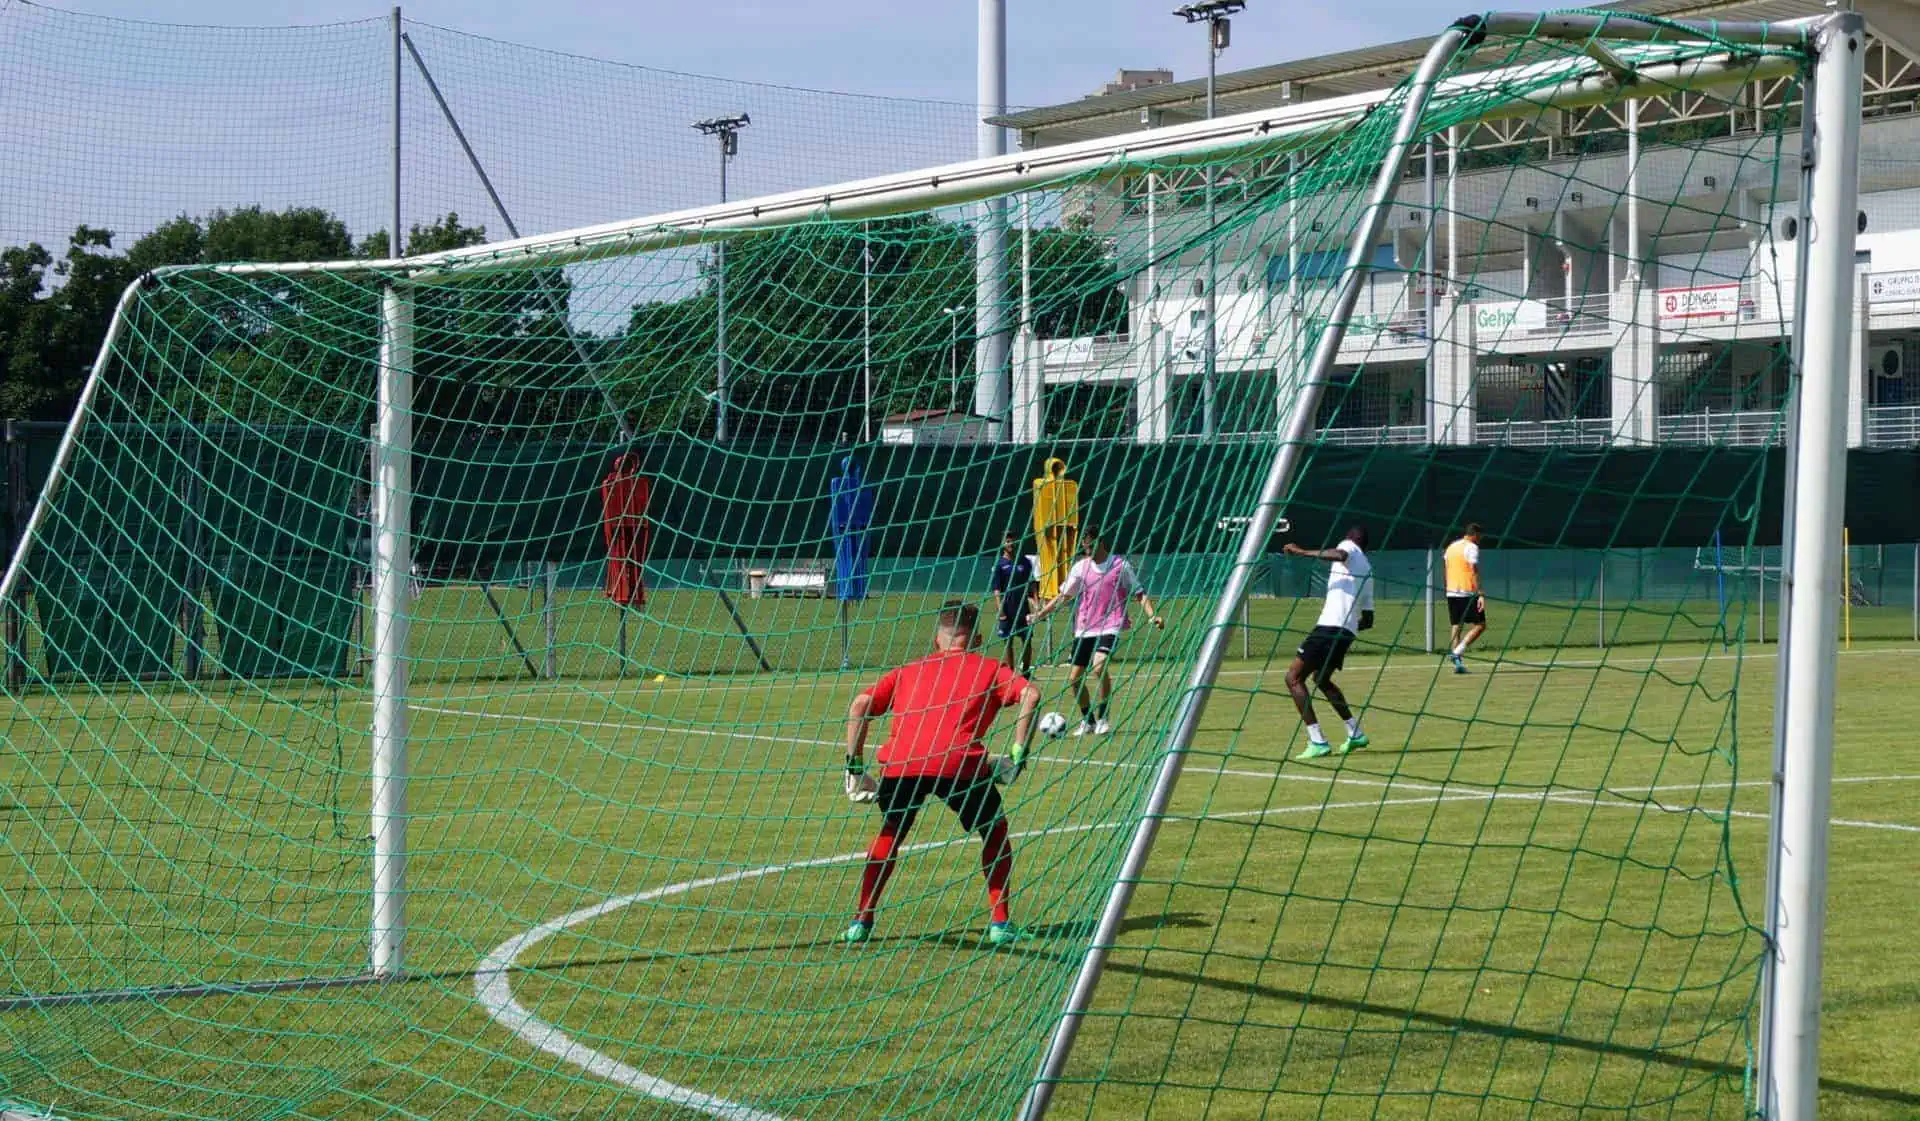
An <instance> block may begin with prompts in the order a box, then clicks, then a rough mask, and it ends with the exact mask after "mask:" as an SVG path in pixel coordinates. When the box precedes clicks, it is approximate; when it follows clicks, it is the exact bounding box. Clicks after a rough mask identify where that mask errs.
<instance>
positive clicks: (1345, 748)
mask: <svg viewBox="0 0 1920 1121" xmlns="http://www.w3.org/2000/svg"><path fill="white" fill-rule="evenodd" d="M1353 637H1354V636H1353V634H1352V633H1351V632H1347V631H1343V632H1341V633H1340V635H1339V636H1337V637H1336V638H1335V639H1334V640H1333V649H1332V651H1331V652H1330V653H1329V654H1328V655H1327V659H1326V661H1324V662H1322V663H1321V666H1320V673H1319V675H1318V677H1317V678H1316V681H1315V683H1316V684H1317V685H1319V686H1320V695H1321V696H1323V697H1325V698H1327V703H1328V704H1330V705H1332V706H1333V711H1334V714H1335V715H1337V716H1339V717H1340V722H1341V723H1343V724H1345V725H1346V726H1347V739H1346V742H1344V743H1342V744H1341V745H1340V754H1342V755H1345V754H1346V753H1347V752H1349V751H1352V750H1353V749H1354V748H1356V747H1365V746H1367V736H1366V733H1364V732H1362V731H1361V730H1360V720H1359V718H1358V717H1356V716H1354V714H1353V706H1352V705H1349V704H1348V703H1347V694H1346V693H1345V692H1344V691H1342V690H1341V688H1340V686H1338V685H1336V684H1334V682H1333V675H1334V674H1336V673H1338V672H1340V671H1341V670H1342V669H1345V668H1346V665H1347V651H1348V650H1349V649H1351V648H1352V647H1353Z"/></svg>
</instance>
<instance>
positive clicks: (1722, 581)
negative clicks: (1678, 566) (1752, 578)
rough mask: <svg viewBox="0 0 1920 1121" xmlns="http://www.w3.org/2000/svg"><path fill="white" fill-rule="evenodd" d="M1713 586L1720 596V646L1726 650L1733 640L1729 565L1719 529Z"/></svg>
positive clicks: (1716, 532)
mask: <svg viewBox="0 0 1920 1121" xmlns="http://www.w3.org/2000/svg"><path fill="white" fill-rule="evenodd" d="M1713 588H1714V592H1715V593H1716V594H1717V595H1719V597H1720V648H1721V649H1723V650H1725V649H1728V648H1730V647H1731V646H1732V640H1731V639H1730V638H1729V637H1728V635H1727V566H1726V561H1725V558H1724V557H1723V556H1722V555H1721V552H1720V531H1719V530H1717V529H1716V530H1714V531H1713ZM1708 649H1712V648H1711V647H1709V648H1708Z"/></svg>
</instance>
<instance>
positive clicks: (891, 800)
mask: <svg viewBox="0 0 1920 1121" xmlns="http://www.w3.org/2000/svg"><path fill="white" fill-rule="evenodd" d="M926 796H927V791H926V780H925V779H923V778H919V777H912V778H883V779H881V780H880V789H879V792H878V794H877V796H876V797H875V799H874V801H875V803H876V804H877V805H878V806H879V807H880V832H879V833H877V834H875V835H874V838H873V843H872V844H870V845H868V846H867V863H866V866H865V867H864V868H862V869H861V871H860V906H859V908H858V910H856V911H855V912H854V916H853V923H852V925H850V926H848V927H847V929H846V931H845V933H843V934H841V935H840V940H841V941H843V942H865V941H866V940H867V938H868V937H869V936H870V935H871V934H872V933H873V917H874V913H875V912H876V911H878V910H879V909H880V895H881V893H882V892H884V891H886V889H887V879H888V878H889V877H891V876H892V875H893V866H894V864H895V863H896V862H898V860H899V858H900V848H901V846H903V845H905V844H906V840H907V833H908V832H910V831H911V830H912V829H913V821H914V818H915V817H916V816H918V814H919V812H920V803H921V802H923V801H925V800H926Z"/></svg>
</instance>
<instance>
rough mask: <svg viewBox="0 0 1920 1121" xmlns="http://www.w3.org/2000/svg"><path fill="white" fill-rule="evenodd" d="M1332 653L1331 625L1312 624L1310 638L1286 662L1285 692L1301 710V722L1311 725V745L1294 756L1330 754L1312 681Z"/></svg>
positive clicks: (1330, 747)
mask: <svg viewBox="0 0 1920 1121" xmlns="http://www.w3.org/2000/svg"><path fill="white" fill-rule="evenodd" d="M1331 656H1332V633H1331V632H1329V628H1313V630H1311V632H1309V633H1308V639H1306V641H1304V643H1300V649H1298V651H1294V660H1292V664H1290V666H1286V695H1288V697H1292V699H1294V708H1298V710H1300V722H1302V724H1306V726H1308V747H1306V751H1302V752H1300V754H1296V756H1294V758H1321V756H1323V754H1331V752H1332V745H1331V743H1327V733H1323V731H1321V726H1319V716H1317V714H1315V712H1313V685H1311V681H1313V680H1315V678H1319V676H1321V672H1323V668H1325V666H1327V658H1331Z"/></svg>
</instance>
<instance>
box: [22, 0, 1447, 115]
mask: <svg viewBox="0 0 1920 1121" xmlns="http://www.w3.org/2000/svg"><path fill="white" fill-rule="evenodd" d="M51 6H53V7H59V8H66V9H69V10H73V11H84V12H93V13H97V14H100V15H111V16H119V17H126V18H138V19H149V20H159V21H165V22H179V23H213V24H254V25H276V24H288V23H323V22H331V21H334V20H346V19H362V18H366V17H368V16H377V15H381V14H383V13H384V12H385V11H386V10H387V6H385V5H382V4H379V3H369V2H352V0H349V2H340V0H51ZM1175 6H1176V5H1175V0H1010V2H1009V3H1008V5H1007V7H1008V21H1009V34H1008V38H1009V48H1008V53H1009V64H1008V69H1009V96H1010V97H1011V99H1012V100H1013V101H1014V102H1015V103H1016V104H1025V105H1039V104H1051V103H1053V102H1058V101H1066V100H1070V99H1072V98H1076V97H1079V96H1080V95H1082V94H1084V93H1087V92H1089V91H1091V90H1093V89H1095V88H1097V87H1098V86H1099V85H1100V84H1101V83H1102V82H1104V81H1106V80H1107V79H1108V78H1109V77H1110V76H1111V74H1112V72H1113V71H1114V70H1116V69H1117V68H1119V67H1121V66H1131V67H1154V66H1166V67H1170V68H1172V69H1173V70H1174V72H1175V74H1176V76H1178V77H1182V78H1188V77H1195V76H1198V75H1199V74H1201V73H1204V69H1205V65H1206V56H1205V53H1204V50H1203V48H1202V46H1201V37H1200V32H1199V31H1198V30H1197V29H1194V28H1189V27H1187V26H1185V25H1184V24H1182V23H1181V22H1180V21H1179V20H1178V19H1176V18H1175V17H1174V16H1172V15H1171V14H1170V13H1171V11H1172V9H1173V8H1174V7H1175ZM403 7H404V11H405V13H406V15H407V16H408V18H410V19H417V20H424V21H427V22H429V23H437V24H440V25H442V26H445V27H450V28H455V29H457V30H461V31H466V32H469V33H472V34H475V35H486V36H490V37H493V38H498V39H506V40H510V41H512V42H517V43H524V44H527V45H530V46H539V47H546V48H549V49H552V50H560V51H570V52H575V53H579V54H586V55H594V56H597V57H600V58H606V59H613V60H618V61H621V62H629V63H636V64H639V65H643V66H653V67H660V68H664V69H670V70H682V71H690V72H693V73H699V74H711V75H715V76H719V77H726V78H736V79H742V80H748V81H762V82H775V83H780V84H789V85H801V86H813V87H819V88H827V89H837V90H848V91H857V92H861V93H872V94H882V95H887V96H898V97H927V98H939V99H945V100H956V101H971V100H972V99H973V81H974V78H973V75H974V58H973V44H974V19H975V17H974V13H975V5H974V2H973V0H698V2H673V3H666V2H662V0H633V2H627V3H620V2H616V0H538V2H534V3H528V2H527V0H415V2H413V3H407V4H405V5H403ZM1459 14H1460V12H1458V11H1455V10H1454V8H1452V7H1440V6H1437V5H1435V4H1433V3H1431V2H1430V0H1429V2H1425V3H1422V2H1420V0H1348V2H1345V3H1342V2H1337V0H1250V4H1249V10H1248V11H1246V12H1245V13H1243V14H1242V15H1240V16H1238V17H1236V19H1235V21H1234V28H1233V31H1234V44H1233V47H1232V49H1231V50H1230V51H1229V52H1228V53H1227V54H1226V56H1225V57H1224V58H1223V59H1222V61H1221V65H1222V67H1223V68H1239V67H1247V66H1255V65H1261V64H1265V63H1271V62H1282V61H1286V60H1289V59H1294V58H1301V57H1306V56H1310V55H1315V54H1320V53H1324V52H1326V51H1332V50H1340V49H1343V48H1347V47H1356V46H1364V45H1368V44H1371V43H1376V42H1385V41H1390V40H1395V39H1402V38H1409V37H1412V36H1415V35H1420V34H1428V33H1436V32H1438V31H1439V30H1440V29H1441V28H1442V27H1443V26H1444V25H1445V24H1446V23H1447V22H1448V21H1449V20H1450V19H1452V18H1453V17H1454V16H1457V15H1459Z"/></svg>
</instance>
